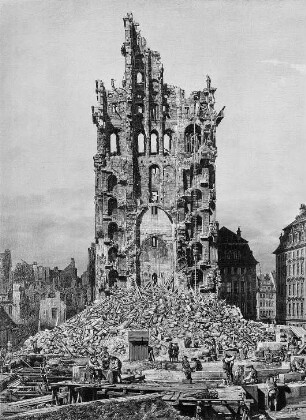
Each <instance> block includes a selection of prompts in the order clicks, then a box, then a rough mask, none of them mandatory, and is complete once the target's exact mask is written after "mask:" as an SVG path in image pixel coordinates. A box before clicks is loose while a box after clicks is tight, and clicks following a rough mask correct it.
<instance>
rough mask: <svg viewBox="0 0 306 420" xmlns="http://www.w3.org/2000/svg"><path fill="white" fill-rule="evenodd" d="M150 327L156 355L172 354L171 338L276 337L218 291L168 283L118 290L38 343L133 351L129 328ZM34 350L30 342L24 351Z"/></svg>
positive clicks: (224, 341)
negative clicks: (221, 297) (204, 291)
mask: <svg viewBox="0 0 306 420" xmlns="http://www.w3.org/2000/svg"><path fill="white" fill-rule="evenodd" d="M133 329H149V330H150V344H151V345H152V346H153V347H154V351H155V355H158V354H160V353H161V354H163V353H166V350H167V347H168V343H169V341H171V340H178V341H179V340H183V339H184V338H185V337H186V336H188V335H189V336H190V335H191V336H192V337H196V338H197V340H198V342H199V344H200V345H206V344H209V343H210V342H211V340H212V338H214V339H215V341H216V342H219V343H220V344H221V345H222V346H223V348H226V347H227V346H228V345H233V344H234V345H236V346H237V347H239V346H241V345H243V344H244V343H247V344H248V346H249V348H250V349H255V347H256V344H257V342H258V341H273V340H275V335H274V334H273V333H271V332H268V331H267V330H266V325H265V324H263V323H259V322H255V321H247V320H245V319H243V317H242V316H241V313H240V311H239V309H238V308H236V307H234V306H229V305H227V304H226V303H225V301H222V300H218V299H217V298H216V296H215V295H214V294H205V295H203V294H200V295H199V294H195V293H193V292H192V291H186V290H175V291H172V290H168V289H165V288H163V287H160V286H159V287H153V286H151V285H150V287H146V288H145V287H142V288H138V287H136V288H130V289H115V290H113V291H112V292H111V294H110V296H107V297H105V298H103V299H102V300H101V301H99V302H98V303H96V304H94V305H92V306H91V307H88V308H87V309H85V310H84V311H82V312H80V313H79V314H78V315H76V316H75V317H73V318H71V319H69V320H68V321H67V322H66V323H64V324H62V325H60V326H58V327H56V328H54V329H53V330H47V331H43V332H39V333H38V334H37V335H36V336H35V338H37V344H38V347H40V348H42V350H43V352H44V353H51V354H65V355H68V356H89V355H91V354H94V353H95V352H96V351H98V352H99V351H100V350H101V347H102V346H107V347H108V349H109V352H110V353H111V354H115V355H117V356H119V357H120V356H122V355H126V354H127V353H128V340H127V330H133ZM30 348H31V339H29V340H27V341H26V342H25V345H24V350H29V349H30Z"/></svg>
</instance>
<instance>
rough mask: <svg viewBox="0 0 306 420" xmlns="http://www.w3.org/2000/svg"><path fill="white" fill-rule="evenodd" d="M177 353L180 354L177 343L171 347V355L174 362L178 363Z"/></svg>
mask: <svg viewBox="0 0 306 420" xmlns="http://www.w3.org/2000/svg"><path fill="white" fill-rule="evenodd" d="M179 352H180V348H179V345H178V344H177V343H174V344H173V347H172V354H173V361H174V362H178V357H179Z"/></svg>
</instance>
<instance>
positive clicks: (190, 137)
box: [185, 124, 201, 153]
mask: <svg viewBox="0 0 306 420" xmlns="http://www.w3.org/2000/svg"><path fill="white" fill-rule="evenodd" d="M200 145H201V128H200V127H199V126H198V125H194V124H190V125H188V127H187V128H186V130H185V152H187V153H193V152H194V151H197V150H198V148H199V147H200Z"/></svg>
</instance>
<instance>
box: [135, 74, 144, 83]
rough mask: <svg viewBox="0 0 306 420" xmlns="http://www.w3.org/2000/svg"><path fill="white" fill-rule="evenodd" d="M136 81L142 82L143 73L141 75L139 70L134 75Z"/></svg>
mask: <svg viewBox="0 0 306 420" xmlns="http://www.w3.org/2000/svg"><path fill="white" fill-rule="evenodd" d="M136 82H137V84H140V83H142V82H143V75H142V73H141V72H140V71H139V72H137V75H136Z"/></svg>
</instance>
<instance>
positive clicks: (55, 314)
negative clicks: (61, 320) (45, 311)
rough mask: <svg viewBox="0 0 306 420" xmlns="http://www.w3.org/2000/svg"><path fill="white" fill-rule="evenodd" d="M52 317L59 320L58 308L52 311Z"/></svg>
mask: <svg viewBox="0 0 306 420" xmlns="http://www.w3.org/2000/svg"><path fill="white" fill-rule="evenodd" d="M51 316H52V319H57V308H52V309H51Z"/></svg>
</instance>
